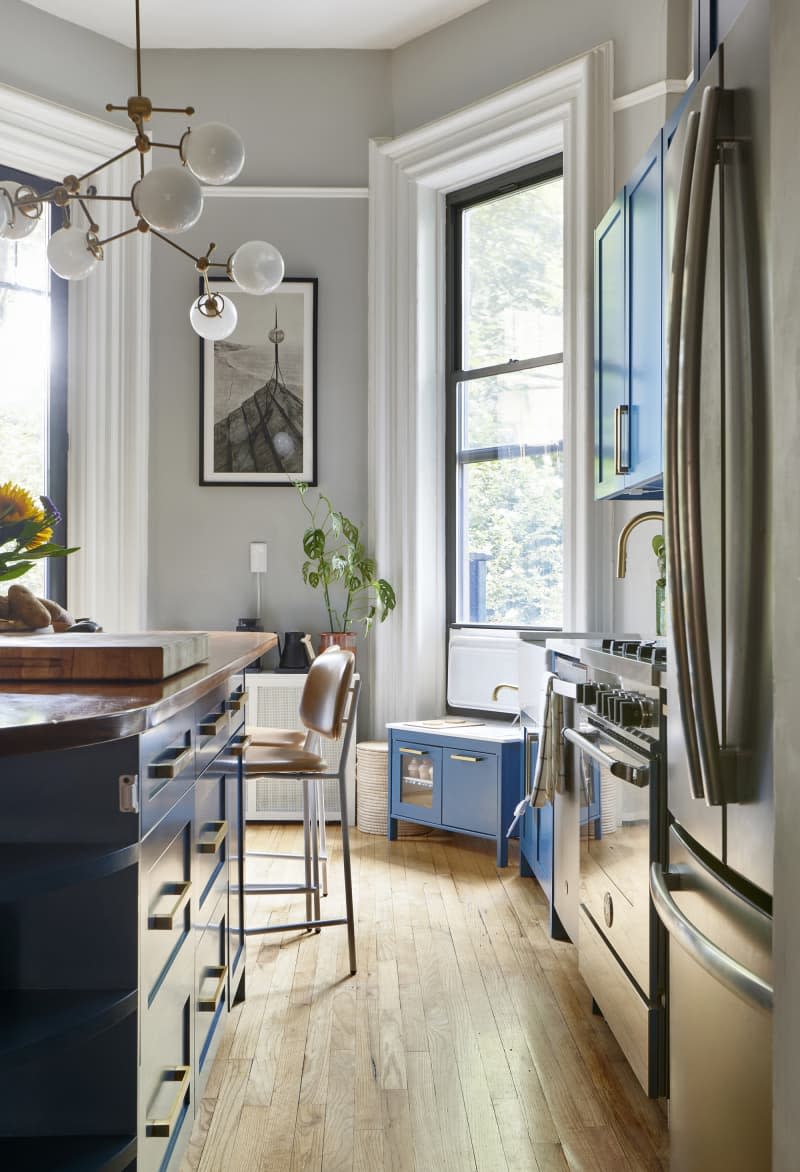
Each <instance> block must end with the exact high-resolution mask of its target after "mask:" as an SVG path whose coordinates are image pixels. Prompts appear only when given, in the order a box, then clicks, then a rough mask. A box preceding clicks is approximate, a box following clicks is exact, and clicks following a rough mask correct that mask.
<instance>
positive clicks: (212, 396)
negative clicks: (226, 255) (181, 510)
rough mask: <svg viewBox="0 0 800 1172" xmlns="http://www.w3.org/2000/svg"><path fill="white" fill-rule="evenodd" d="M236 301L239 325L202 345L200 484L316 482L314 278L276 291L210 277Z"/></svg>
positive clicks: (217, 288) (287, 283)
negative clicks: (258, 291)
mask: <svg viewBox="0 0 800 1172" xmlns="http://www.w3.org/2000/svg"><path fill="white" fill-rule="evenodd" d="M209 288H210V290H211V292H212V293H221V294H222V296H223V297H225V298H228V297H229V298H230V299H231V300H232V302H233V304H234V305H235V306H236V310H237V314H238V320H237V324H236V329H235V330H234V331H233V333H232V334H231V335H230V336H229V337H227V338H225V339H224V340H223V341H210V340H208V339H204V340H203V342H202V361H201V366H202V388H201V390H202V395H201V398H202V403H201V425H200V483H201V484H217V485H224V484H235V485H244V484H249V485H283V486H286V485H290V484H291V483H292V481H298V480H299V481H304V482H305V483H307V484H316V324H317V280H316V278H310V279H300V278H286V279H285V280H284V281H282V282H281V284H280V285H279V286H278V288H277V289H276V290H275V291H274V292H273V293H268V294H266V295H265V296H262V297H259V296H256V295H254V294H252V293H243V292H241V291H240V290H237V289H236V286H235V285H234V284H232V283H231V282H230V281H224V280H218V281H210V282H209Z"/></svg>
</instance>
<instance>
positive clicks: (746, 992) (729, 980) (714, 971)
mask: <svg viewBox="0 0 800 1172" xmlns="http://www.w3.org/2000/svg"><path fill="white" fill-rule="evenodd" d="M680 883H681V872H680V871H679V870H678V869H677V868H673V869H671V870H669V871H666V872H665V871H664V868H663V867H662V866H661V864H660V863H651V864H650V894H651V896H652V898H653V906H654V907H655V909H656V912H657V913H658V917H659V919H660V920H661V922H662V923H663V924H664V927H665V928H666V929H667V931H668V932H669V934H670V937H671V938H672V939H673V940H675V942H676V943H677V944H679V945H680V946H681V948H683V949H684V951H685V952H687V953H688V954H689V956H691V957H692V958H693V959H694V960H695V961H696V962H697V963H698V964H699V965H700V967H701V968H703V969H705V971H706V972H707V973H710V975H711V976H712V977H714V978H715V979H716V980H717V981H719V982H720V984H721V985H724V986H725V988H726V989H729V990H730V991H731V993H735V994H736V996H737V997H740V998H741V999H742V1000H743V1001H746V1002H747V1003H748V1004H750V1005H755V1006H757V1007H758V1008H759V1009H772V1002H773V987H772V985H770V984H768V983H767V982H766V981H764V980H762V978H761V977H759V976H758V974H757V973H753V972H751V971H750V969H748V968H745V966H744V965H743V964H740V963H739V961H738V960H735V959H734V957H732V956H729V955H728V953H727V952H723V950H722V949H721V948H718V947H717V945H716V944H714V942H713V941H712V940H709V938H708V937H707V936H705V935H704V934H703V933H702V932H701V931H700V929H699V928H698V927H697V926H696V925H695V924H693V923H692V921H691V920H690V919H689V918H688V916H686V915H685V914H684V912H683V911H681V909H680V907H679V906H678V904H677V903H676V901H675V900H674V899H673V897H672V893H671V891H670V888H671V887H672V888H675V887H680Z"/></svg>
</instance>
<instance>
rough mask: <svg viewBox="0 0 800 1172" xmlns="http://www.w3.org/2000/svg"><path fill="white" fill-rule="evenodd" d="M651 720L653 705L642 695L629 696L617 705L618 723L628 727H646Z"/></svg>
mask: <svg viewBox="0 0 800 1172" xmlns="http://www.w3.org/2000/svg"><path fill="white" fill-rule="evenodd" d="M652 722H653V705H652V702H651V701H650V700H648V699H647V698H646V697H644V696H630V697H628V698H626V699H625V700H623V701H621V703H620V705H619V720H618V723H619V724H621V725H624V726H626V727H628V728H648V727H649V726H650V725H651V724H652Z"/></svg>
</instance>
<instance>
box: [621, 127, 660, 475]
mask: <svg viewBox="0 0 800 1172" xmlns="http://www.w3.org/2000/svg"><path fill="white" fill-rule="evenodd" d="M661 215H662V149H661V134H660V133H659V134H658V136H657V138H656V139H655V141H654V142H653V144H652V146H651V147H650V149H649V150H648V152H647V154H646V155H645V157H644V159H643V160H642V162H641V163H640V164H639V166H638V167H637V169H636V171H635V172H634V174H633V175H632V176H631V179H630V181H629V182H628V183H626V185H625V231H626V235H627V246H628V247H627V260H626V269H627V291H626V297H625V300H626V305H627V314H628V347H627V358H628V364H627V365H628V418H627V437H628V443H627V448H628V460H627V463H628V467H629V471H628V473H627V474H626V477H625V487H626V489H631V488H644V487H645V486H647V485H650V486H651V487H652V488H653V489H658V490H659V491H660V486H661V469H662V463H661V433H662V406H661V404H662V383H663V376H662V370H663V367H662V313H661V290H662V279H661V244H662V236H663V234H662V224H661Z"/></svg>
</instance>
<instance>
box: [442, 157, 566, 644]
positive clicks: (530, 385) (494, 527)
mask: <svg viewBox="0 0 800 1172" xmlns="http://www.w3.org/2000/svg"><path fill="white" fill-rule="evenodd" d="M464 270H465V276H466V280H465V286H464V294H465V297H466V305H465V317H466V321H465V330H464V335H465V339H466V354H465V355H464V365H465V366H467V367H468V368H471V369H475V368H480V367H483V366H489V365H494V364H500V363H505V362H508V361H510V360H511V359H516V360H517V361H521V360H524V359H526V358H533V357H539V356H543V355H546V354H552V353H556V352H558V351H560V350H561V348H562V346H563V341H562V318H563V271H564V260H563V183H562V181H561V180H560V179H556V180H551V181H549V182H547V183H542V184H539V185H537V186H535V187H531V188H527V189H524V190H523V191H520V192H515V193H512V194H510V195H508V196H504V197H501V198H499V199H496V200H491V201H489V202H487V203H484V204H479V205H477V206H476V207H475V208H473V209H470V211H469V212H468V213H466V215H465V231H464ZM461 412H462V420H463V431H464V446H465V448H466V449H468V450H469V449H471V450H473V451H475V450H476V449H478V450H480V449H492V448H500V449H504V448H505V449H507V451H506V452H503V453H502V454H503V455H504V457H505V458H501V459H493V458H490V459H486V460H480V461H477V462H473V463H468V464H466V465H464V468H463V477H464V481H463V489H464V491H463V495H462V499H463V500H464V502H465V503H464V510H465V516H464V517H463V518H462V525H463V535H464V557H465V561H466V562H467V563H468V561H469V555H470V554H482V555H485V556H486V557H487V559H488V560H487V563H486V621H487V622H490V623H499V624H509V625H514V624H519V625H521V626H560V625H561V623H562V621H563V605H562V595H563V570H564V566H563V517H564V497H563V492H564V489H563V485H564V476H563V471H564V470H563V390H562V367H561V364H558V365H557V366H556V365H554V366H551V367H547V368H542V369H536V370H529V371H519V372H513V371H512V372H510V373H508V374H501V375H497V376H493V377H490V378H486V379H480V380H471V381H469V382H468V383H466V384H464V385H463V386H462V388H461ZM526 446H528V447H530V448H535V449H536V454H535V455H531V454H528V455H525V454H522V453H524V452H525V450H526ZM516 453H520V454H519V455H517V454H516ZM487 455H488V453H487ZM465 572H466V567H465ZM470 617H473V618H474V617H477V616H475V615H472V616H470Z"/></svg>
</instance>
